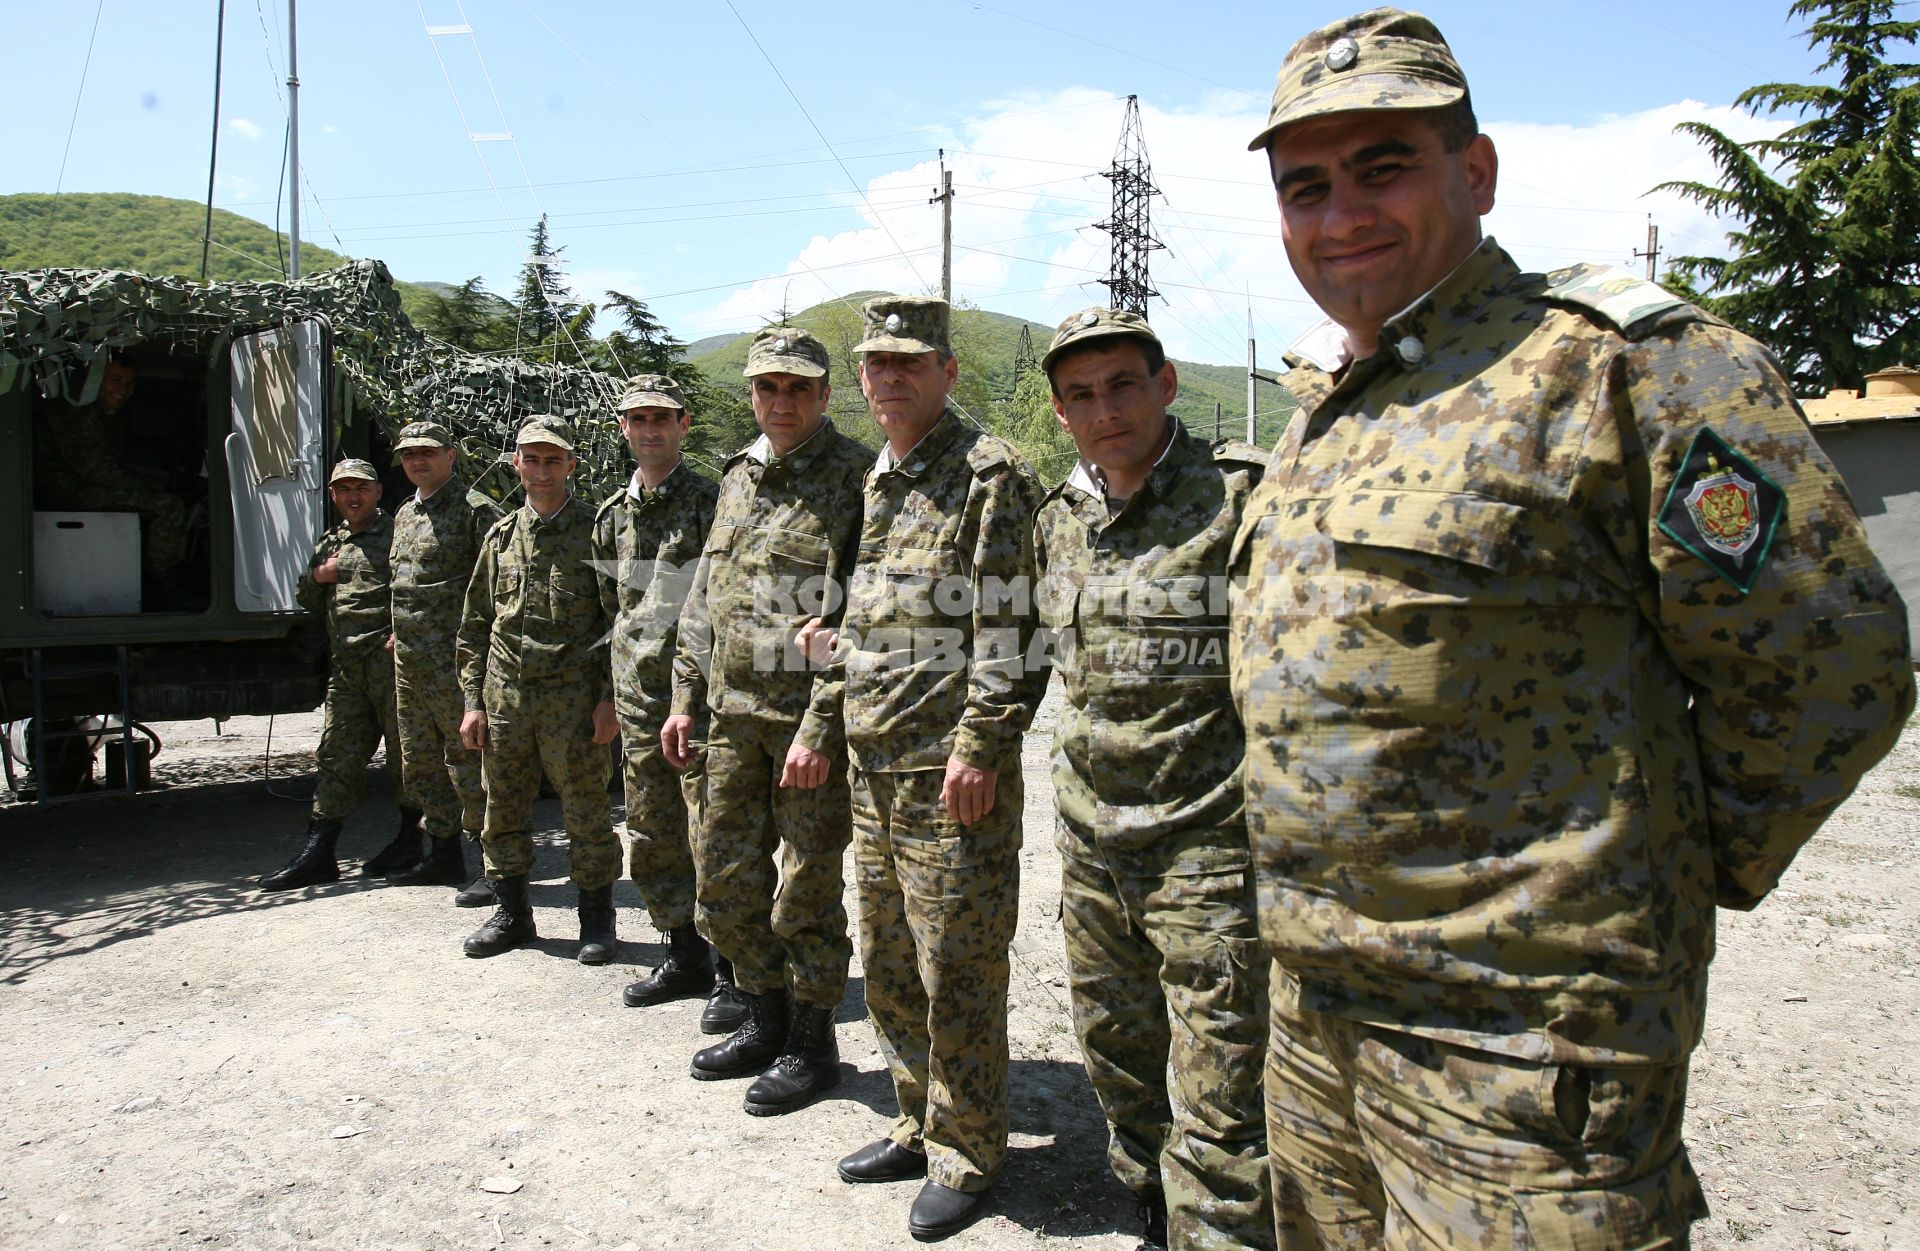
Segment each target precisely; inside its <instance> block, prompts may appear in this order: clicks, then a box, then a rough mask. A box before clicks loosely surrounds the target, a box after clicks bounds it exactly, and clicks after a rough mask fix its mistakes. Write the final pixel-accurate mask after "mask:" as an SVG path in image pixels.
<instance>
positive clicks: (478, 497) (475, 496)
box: [467, 487, 500, 513]
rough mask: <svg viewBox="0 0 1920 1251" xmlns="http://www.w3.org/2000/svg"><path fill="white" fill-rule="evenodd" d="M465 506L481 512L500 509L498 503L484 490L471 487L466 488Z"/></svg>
mask: <svg viewBox="0 0 1920 1251" xmlns="http://www.w3.org/2000/svg"><path fill="white" fill-rule="evenodd" d="M467 507H469V508H472V509H474V510H475V511H477V512H483V513H484V512H496V513H497V512H499V511H500V505H498V504H496V503H495V502H494V500H493V497H492V496H491V495H488V494H487V493H486V492H485V491H476V490H474V489H473V488H472V487H468V488H467Z"/></svg>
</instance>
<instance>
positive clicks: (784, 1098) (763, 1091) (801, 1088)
mask: <svg viewBox="0 0 1920 1251" xmlns="http://www.w3.org/2000/svg"><path fill="white" fill-rule="evenodd" d="M839 1084H840V1046H839V1044H838V1043H837V1042H836V1041H835V1040H834V1036H833V1009H832V1008H815V1007H811V1006H809V1005H807V1004H804V1003H802V1004H795V1005H794V1009H793V1022H792V1024H790V1025H789V1026H788V1027H787V1045H786V1049H785V1050H784V1051H782V1052H781V1053H780V1058H779V1059H777V1060H775V1061H774V1062H773V1067H772V1068H770V1069H768V1070H767V1071H766V1072H764V1073H762V1074H761V1075H760V1080H759V1081H756V1082H755V1083H754V1084H753V1085H751V1086H749V1087H747V1111H749V1112H751V1113H753V1115H755V1116H779V1115H780V1114H781V1113H782V1112H792V1111H795V1110H797V1109H799V1108H803V1107H805V1106H806V1105H807V1104H809V1103H811V1102H812V1101H813V1099H814V1097H815V1096H816V1095H819V1094H822V1093H824V1092H826V1091H828V1090H831V1089H833V1088H834V1087H835V1086H837V1085H839Z"/></svg>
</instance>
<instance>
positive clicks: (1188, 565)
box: [1034, 417, 1266, 868]
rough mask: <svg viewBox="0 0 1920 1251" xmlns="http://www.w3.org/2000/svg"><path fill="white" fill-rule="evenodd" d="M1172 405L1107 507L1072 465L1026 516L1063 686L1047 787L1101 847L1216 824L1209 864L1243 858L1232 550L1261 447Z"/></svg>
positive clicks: (1043, 613)
mask: <svg viewBox="0 0 1920 1251" xmlns="http://www.w3.org/2000/svg"><path fill="white" fill-rule="evenodd" d="M1168 420H1169V421H1171V422H1172V424H1173V441H1172V443H1171V444H1169V445H1168V447H1167V452H1166V455H1165V456H1163V457H1162V458H1161V460H1160V463H1159V464H1158V465H1156V466H1154V469H1153V471H1152V472H1151V473H1150V474H1148V475H1147V480H1146V483H1145V484H1144V485H1143V486H1142V487H1141V488H1140V490H1138V491H1136V492H1134V494H1133V495H1132V496H1130V497H1128V499H1127V500H1126V501H1125V502H1124V503H1123V504H1122V505H1121V506H1120V508H1119V509H1118V511H1112V512H1110V511H1109V509H1108V504H1107V497H1106V492H1105V490H1104V489H1102V488H1101V487H1099V486H1098V485H1097V484H1095V483H1092V482H1090V481H1086V480H1085V479H1084V478H1083V475H1082V474H1081V473H1080V472H1078V471H1076V473H1075V474H1074V475H1073V476H1071V477H1069V478H1068V479H1067V480H1066V481H1065V482H1062V483H1061V484H1060V485H1059V486H1057V487H1055V488H1054V489H1053V493H1052V494H1051V495H1049V496H1048V497H1047V500H1046V502H1045V503H1044V504H1042V505H1041V507H1040V516H1039V519H1038V520H1037V521H1036V522H1035V524H1034V547H1035V549H1036V555H1037V558H1038V561H1039V565H1040V572H1041V583H1040V594H1039V597H1038V603H1039V609H1040V619H1041V621H1042V622H1043V623H1044V624H1045V625H1046V626H1047V627H1048V629H1049V630H1050V631H1051V632H1052V633H1053V649H1054V657H1055V659H1054V663H1055V666H1056V667H1057V668H1058V669H1059V670H1060V676H1061V677H1062V678H1063V679H1064V680H1065V682H1066V692H1067V707H1066V709H1065V710H1064V711H1063V712H1062V713H1061V717H1060V721H1059V724H1058V725H1057V726H1056V727H1055V729H1054V735H1053V789H1054V794H1055V797H1056V801H1057V802H1058V804H1059V807H1060V815H1061V817H1062V818H1064V819H1065V820H1066V821H1067V823H1068V824H1069V825H1071V826H1073V827H1076V829H1077V832H1078V833H1079V834H1080V835H1081V836H1082V837H1088V838H1092V839H1094V840H1096V841H1097V842H1098V844H1099V845H1100V846H1101V847H1102V848H1110V849H1114V850H1120V851H1125V850H1129V849H1134V848H1141V847H1145V846H1147V845H1148V844H1151V843H1154V842H1156V841H1157V840H1162V839H1166V838H1168V837H1170V836H1173V835H1177V834H1180V833H1183V832H1188V831H1222V830H1224V831H1230V832H1231V835H1232V837H1231V838H1229V839H1224V840H1222V839H1215V840H1211V848H1212V851H1213V852H1214V853H1215V859H1216V860H1217V861H1218V863H1217V864H1216V865H1214V866H1212V867H1220V868H1226V867H1232V866H1234V865H1239V866H1244V865H1245V864H1246V860H1247V842H1246V834H1245V828H1244V825H1243V823H1242V820H1241V794H1240V758H1241V755H1242V749H1243V746H1244V735H1243V734H1242V732H1241V729H1240V720H1239V718H1238V717H1236V716H1235V715H1234V712H1233V701H1232V699H1231V697H1230V694H1229V691H1228V689H1227V554H1228V551H1229V549H1230V548H1231V546H1232V544H1233V534H1234V530H1235V528H1236V527H1237V526H1238V525H1239V524H1240V516H1241V511H1242V509H1244V508H1245V506H1246V502H1247V496H1248V494H1249V493H1250V492H1252V490H1253V488H1254V485H1255V484H1256V483H1258V482H1259V481H1260V466H1261V465H1262V464H1263V463H1264V462H1265V459H1266V457H1265V454H1264V453H1262V452H1261V451H1260V449H1258V448H1256V447H1252V446H1250V445H1248V444H1245V443H1235V442H1231V441H1228V442H1224V443H1222V444H1220V445H1219V446H1218V447H1215V448H1209V447H1208V445H1207V444H1206V443H1205V442H1203V441H1201V440H1200V439H1197V438H1195V437H1194V436H1193V435H1191V434H1189V433H1187V432H1186V430H1185V429H1184V428H1182V427H1181V425H1180V422H1179V420H1178V419H1177V418H1171V417H1170V418H1169V419H1168Z"/></svg>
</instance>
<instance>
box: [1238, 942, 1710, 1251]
mask: <svg viewBox="0 0 1920 1251" xmlns="http://www.w3.org/2000/svg"><path fill="white" fill-rule="evenodd" d="M1272 979H1273V1026H1272V1034H1271V1043H1270V1046H1269V1051H1268V1059H1267V1077H1266V1081H1267V1133H1268V1141H1269V1147H1270V1150H1271V1155H1272V1161H1273V1172H1274V1176H1273V1193H1274V1206H1275V1208H1276V1209H1277V1212H1278V1220H1279V1232H1280V1246H1281V1247H1282V1248H1283V1251H1307V1249H1313V1251H1320V1249H1321V1248H1326V1249H1329V1251H1360V1249H1362V1248H1382V1247H1384V1248H1393V1249H1394V1251H1413V1249H1415V1248H1419V1249H1420V1251H1430V1249H1437V1248H1444V1249H1446V1251H1466V1249H1468V1248H1472V1249H1473V1251H1492V1248H1496V1247H1497V1248H1500V1251H1617V1249H1619V1248H1627V1247H1633V1248H1646V1249H1649V1251H1651V1249H1653V1248H1660V1249H1662V1251H1685V1248H1686V1247H1687V1246H1688V1244H1689V1235H1688V1227H1689V1225H1690V1224H1691V1223H1692V1222H1693V1221H1695V1220H1698V1219H1699V1218H1701V1217H1704V1216H1705V1215H1706V1214H1707V1207H1706V1200H1705V1198H1704V1197H1703V1196H1702V1194H1701V1192H1700V1182H1699V1179H1698V1178H1696V1177H1695V1176H1694V1172H1693V1166H1692V1165H1691V1164H1690V1163H1689V1162H1688V1160H1687V1152H1686V1147H1685V1146H1684V1144H1682V1142H1681V1140H1680V1123H1681V1118H1682V1115H1683V1114H1684V1112H1685V1111H1686V1102H1687V1067H1686V1065H1685V1063H1681V1064H1675V1065H1665V1066H1651V1065H1650V1066H1645V1067H1635V1068H1580V1067H1574V1066H1569V1065H1555V1064H1540V1063H1535V1062H1531V1061H1527V1060H1520V1059H1515V1058H1513V1057H1510V1056H1505V1055H1496V1054H1494V1053H1491V1052H1486V1051H1479V1050H1475V1049H1471V1048H1467V1047H1462V1046H1455V1045H1453V1044H1450V1043H1445V1042H1441V1041H1439V1040H1438V1039H1434V1038H1429V1037H1426V1036H1424V1035H1418V1034H1409V1033H1405V1032H1403V1031H1400V1030H1394V1029H1386V1028H1382V1027H1379V1026H1373V1025H1366V1024H1363V1023H1361V1022H1359V1021H1352V1020H1348V1019H1346V1018H1344V1017H1338V1016H1332V1015H1329V1014H1327V1013H1323V1012H1316V1011H1313V1010H1312V1009H1309V1008H1305V1007H1303V1006H1302V1005H1301V1004H1300V1002H1299V997H1300V988H1299V983H1298V982H1297V981H1295V980H1294V979H1293V978H1292V977H1291V976H1290V975H1288V974H1287V973H1285V972H1284V971H1282V970H1281V969H1280V967H1279V966H1278V965H1275V966H1274V968H1273V973H1272Z"/></svg>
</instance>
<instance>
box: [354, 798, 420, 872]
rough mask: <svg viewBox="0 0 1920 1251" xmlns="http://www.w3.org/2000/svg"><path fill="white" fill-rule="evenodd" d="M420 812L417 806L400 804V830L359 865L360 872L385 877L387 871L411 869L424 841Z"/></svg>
mask: <svg viewBox="0 0 1920 1251" xmlns="http://www.w3.org/2000/svg"><path fill="white" fill-rule="evenodd" d="M420 821H421V813H420V810H419V809H418V808H409V807H407V806H406V805H405V804H402V805H401V806H400V830H399V832H398V833H397V834H395V835H394V836H393V841H392V842H390V843H388V844H387V845H386V846H385V847H382V848H381V849H380V850H379V851H378V852H377V853H376V854H375V855H374V857H373V859H371V860H369V861H367V862H366V863H365V864H363V865H361V866H360V872H362V873H364V874H365V875H366V876H368V877H385V876H387V875H388V874H389V873H398V872H399V871H400V870H402V869H411V868H412V867H413V866H414V865H416V864H419V863H420V852H421V846H420V844H421V843H423V842H424V841H426V835H425V834H424V833H423V832H422V831H421V829H420Z"/></svg>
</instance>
